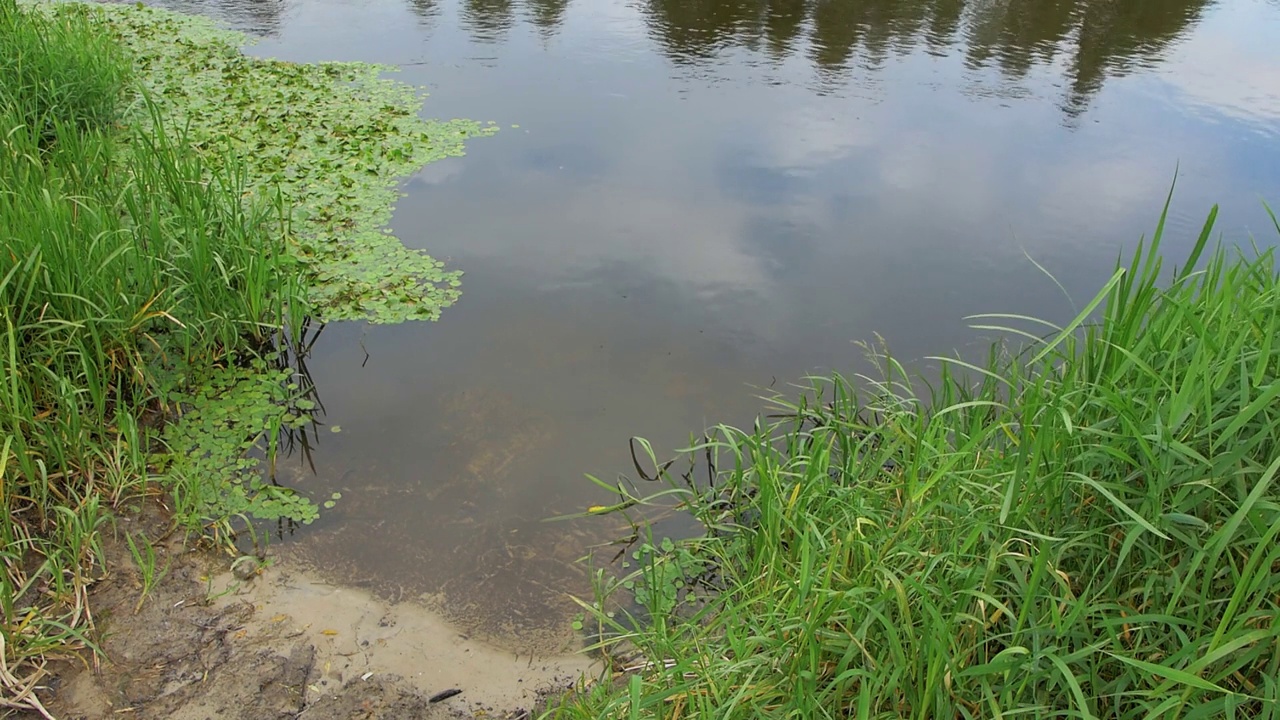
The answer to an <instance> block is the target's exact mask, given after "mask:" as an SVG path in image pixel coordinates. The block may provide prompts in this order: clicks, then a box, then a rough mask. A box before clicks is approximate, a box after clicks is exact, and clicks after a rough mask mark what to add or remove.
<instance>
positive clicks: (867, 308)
mask: <svg viewBox="0 0 1280 720" xmlns="http://www.w3.org/2000/svg"><path fill="white" fill-rule="evenodd" d="M167 4H168V5H169V6H170V7H177V8H180V9H185V10H189V11H196V12H203V13H206V14H210V15H213V16H215V17H219V18H222V19H223V20H225V21H227V22H228V23H229V24H231V25H233V26H235V27H238V28H240V29H243V30H246V31H248V32H250V33H252V34H253V35H255V36H257V37H258V43H257V45H256V46H255V47H253V48H252V49H251V50H250V52H252V53H255V54H261V55H269V56H276V57H281V58H285V59H289V60H297V61H317V60H361V61H372V62H379V63H388V64H393V65H399V66H402V68H403V69H402V71H401V72H400V73H399V74H398V76H399V79H401V80H403V81H406V82H411V83H414V84H416V85H424V86H427V87H428V88H429V92H430V94H431V97H430V98H429V99H428V100H427V106H426V110H425V112H426V114H428V115H431V116H435V117H466V118H472V119H476V120H481V121H490V120H492V121H496V122H497V123H499V124H500V125H501V126H502V128H503V129H502V130H501V132H499V133H498V134H497V135H496V136H494V137H491V138H484V139H478V140H475V141H473V142H472V143H471V144H470V146H469V148H468V155H467V156H466V157H465V158H458V159H451V160H447V161H443V162H440V163H437V164H434V165H431V166H429V167H428V168H426V170H424V171H423V172H422V173H421V174H419V175H418V176H416V177H414V178H412V179H410V180H409V181H408V182H407V184H406V186H405V192H406V197H405V198H404V199H403V200H402V201H401V202H400V204H399V206H398V209H397V212H396V216H395V220H394V229H395V231H396V232H397V234H398V235H399V236H400V237H401V238H402V239H403V240H404V241H405V242H406V243H408V244H410V245H413V246H415V247H421V248H425V249H427V250H428V251H429V252H430V253H431V254H432V255H433V256H435V257H437V258H440V259H443V260H446V261H447V262H448V263H449V265H450V266H451V267H453V268H457V269H461V270H463V271H464V272H465V273H466V275H465V278H464V284H463V295H462V298H461V300H460V302H459V303H458V304H457V305H456V306H455V307H453V308H450V309H448V310H446V311H445V313H444V315H443V319H442V320H441V321H440V322H439V323H436V324H431V325H425V324H411V325H402V326H396V327H366V326H361V325H356V324H346V325H333V326H330V327H328V328H326V329H325V330H324V333H323V335H322V338H321V340H320V342H319V343H318V346H317V350H316V353H315V355H314V356H313V357H312V359H311V362H310V369H311V372H312V374H313V379H314V380H315V382H316V383H317V385H318V388H319V393H320V397H321V399H322V400H323V402H324V404H325V408H326V411H327V415H326V421H327V422H330V423H337V424H340V425H341V426H342V428H343V430H342V432H341V433H338V434H333V435H330V434H327V433H324V434H322V436H321V437H320V443H319V445H318V447H317V448H316V450H315V453H314V457H313V459H314V462H315V472H314V473H312V471H311V469H310V468H309V467H308V468H306V469H305V472H304V471H303V470H302V466H301V465H298V471H297V475H298V477H297V482H298V483H299V486H300V487H301V488H302V489H304V490H306V491H309V492H315V493H317V496H320V497H324V496H327V495H328V493H329V492H331V491H334V490H337V491H341V492H343V499H342V501H341V502H340V503H339V505H338V507H337V508H336V509H334V510H333V511H330V512H328V513H327V514H326V516H325V518H324V519H322V520H321V521H320V522H319V523H317V525H316V526H315V527H314V528H311V529H307V530H305V531H302V532H299V533H295V535H294V536H293V539H292V542H295V543H299V544H300V545H301V546H302V547H304V548H307V549H309V550H310V551H311V553H312V554H313V555H314V557H315V558H316V560H317V562H318V563H319V564H320V565H321V566H322V567H323V568H327V569H328V570H329V571H330V572H331V573H332V574H333V575H334V576H335V577H338V578H340V579H343V580H346V581H348V582H353V583H357V584H363V585H369V586H372V587H375V588H378V589H379V590H380V591H382V592H385V593H387V594H389V595H391V596H393V599H394V598H395V597H421V598H425V599H426V600H427V601H429V602H430V603H431V604H433V605H434V606H436V607H438V608H440V609H442V610H443V611H445V613H446V614H447V615H448V616H450V617H451V618H453V619H454V620H455V622H456V623H457V624H458V626H459V628H460V629H462V630H464V631H467V632H474V633H478V634H481V635H486V636H489V637H492V638H496V639H498V640H500V641H502V642H504V643H506V644H509V645H512V646H514V647H518V648H524V647H530V648H534V647H536V648H543V649H546V648H548V647H549V646H550V645H551V644H554V643H558V642H559V643H562V642H564V640H565V638H566V637H568V636H569V635H570V633H569V630H568V624H569V621H570V619H571V616H572V615H573V613H574V612H575V610H574V606H573V605H572V603H570V602H569V600H568V598H567V594H568V593H575V594H579V595H585V594H587V593H589V591H590V585H589V583H588V581H587V578H588V576H587V573H586V570H585V567H584V566H582V565H581V564H575V563H573V560H575V559H576V558H578V557H580V556H582V555H584V554H586V552H587V550H588V546H589V545H590V544H591V543H593V542H598V541H600V540H603V539H608V538H609V537H611V536H613V535H615V534H617V533H619V532H621V530H622V528H620V527H619V526H618V525H617V523H616V522H613V521H606V522H602V521H599V520H595V521H594V522H593V523H582V522H577V523H572V522H570V523H548V522H544V520H545V519H546V518H548V517H550V516H554V515H560V514H566V513H572V512H576V511H580V510H582V509H584V508H585V507H586V506H588V505H590V504H592V503H596V502H608V501H609V497H608V496H607V495H605V494H603V493H601V492H599V491H598V490H596V488H595V487H594V486H593V485H591V484H590V483H589V482H588V481H587V480H585V479H584V474H585V473H592V474H594V475H596V476H598V477H600V478H602V479H604V480H606V481H613V480H614V479H616V478H617V477H618V475H619V473H628V472H630V471H631V459H630V454H629V452H628V449H627V448H628V438H630V437H631V436H633V435H638V436H643V437H646V438H649V439H650V440H652V442H653V443H654V445H655V447H657V448H659V449H660V451H661V452H664V453H665V452H667V451H669V450H671V449H673V448H676V447H679V446H680V445H681V444H682V443H685V442H687V440H688V438H689V437H690V433H695V432H698V431H700V430H701V429H702V428H704V427H706V426H707V425H710V424H713V423H716V422H722V421H723V422H732V423H744V422H749V421H750V419H751V418H752V417H753V416H754V414H755V413H756V411H757V410H758V409H759V407H760V401H759V400H758V399H757V396H758V395H759V394H760V393H761V392H762V391H763V390H764V389H767V388H769V387H770V386H773V387H774V388H775V389H776V388H779V387H783V386H785V384H786V383H789V382H795V381H797V380H798V379H800V378H801V377H803V376H804V375H805V374H806V373H812V372H829V371H832V370H846V371H848V370H852V369H856V368H857V367H859V359H860V357H861V353H862V350H860V348H859V347H858V346H857V345H856V341H868V340H874V339H875V338H876V337H877V335H878V336H880V337H882V338H883V339H884V341H885V342H887V344H888V346H889V348H890V349H891V350H892V351H893V353H894V354H895V355H896V356H898V357H899V358H900V359H902V360H903V361H905V362H906V363H907V364H908V365H909V366H911V367H913V368H916V369H919V370H921V371H922V372H927V371H928V367H929V365H930V363H929V361H927V360H925V359H924V358H926V357H927V356H929V355H936V354H947V353H950V352H953V351H958V352H961V353H964V352H971V351H974V350H975V349H976V348H980V347H981V343H982V342H983V337H982V335H981V334H980V333H978V332H976V331H974V330H971V329H969V328H968V327H967V326H966V322H965V320H964V318H965V316H967V315H971V314H974V313H981V312H1010V313H1018V314H1023V315H1033V316H1038V317H1043V318H1047V319H1050V320H1059V321H1061V320H1064V319H1067V318H1069V317H1070V316H1072V315H1074V314H1075V310H1074V308H1075V307H1078V306H1080V305H1083V304H1085V303H1086V302H1087V300H1088V299H1089V298H1090V297H1091V296H1092V294H1093V292H1094V291H1095V290H1096V289H1097V287H1098V286H1099V285H1100V284H1101V283H1102V282H1103V281H1104V280H1105V278H1106V277H1107V276H1108V275H1109V274H1110V272H1111V270H1112V269H1113V267H1114V263H1115V261H1116V259H1117V257H1118V256H1120V255H1122V254H1123V253H1125V252H1126V251H1128V250H1130V249H1132V248H1133V247H1134V246H1135V244H1136V242H1137V240H1138V239H1139V237H1140V236H1142V235H1143V234H1144V233H1149V232H1150V230H1151V229H1152V228H1153V227H1154V225H1155V222H1156V220H1157V217H1158V214H1159V211H1160V209H1161V206H1162V203H1163V201H1164V198H1165V195H1166V194H1167V192H1168V190H1169V188H1170V184H1171V183H1172V182H1173V180H1174V178H1175V173H1176V174H1177V179H1178V180H1177V191H1176V195H1175V200H1174V205H1173V209H1172V211H1171V216H1170V222H1169V234H1168V237H1167V238H1166V244H1165V247H1166V250H1167V252H1168V254H1169V256H1170V257H1171V258H1177V257H1178V256H1179V254H1180V253H1181V252H1183V251H1185V249H1186V248H1187V247H1188V245H1189V243H1190V242H1191V241H1192V239H1193V237H1194V235H1195V234H1196V232H1197V231H1198V230H1199V226H1200V223H1201V222H1202V219H1203V217H1204V215H1205V213H1206V212H1207V211H1208V209H1209V207H1210V206H1211V204H1213V203H1220V204H1221V205H1222V216H1221V222H1220V226H1219V227H1220V229H1221V230H1222V232H1223V233H1224V236H1225V237H1226V239H1228V240H1231V241H1241V242H1247V241H1248V239H1249V236H1250V234H1251V233H1252V234H1254V235H1255V236H1256V238H1257V239H1258V241H1259V242H1261V243H1272V242H1274V239H1275V238H1276V235H1275V234H1274V233H1275V229H1274V228H1273V227H1272V226H1271V224H1270V220H1269V219H1268V218H1267V216H1266V214H1265V212H1264V210H1263V206H1262V200H1263V199H1269V200H1272V201H1280V53H1277V52H1275V50H1274V43H1275V39H1276V38H1280V3H1278V2H1276V0H1231V1H1230V2H1208V1H1206V0H1164V1H1162V2H1125V1H1122V0H1016V1H1015V0H983V1H973V2H969V1H966V0H870V1H866V2H855V1H854V0H684V1H680V0H366V1H362V2H354V1H352V0H257V1H253V0H231V1H228V2H222V1H220V0H209V1H208V2H187V3H182V2H178V0H173V1H172V2H170V3H167ZM517 126H518V127H517ZM1031 259H1034V261H1035V263H1038V264H1039V265H1040V266H1043V267H1044V268H1045V269H1046V270H1047V271H1049V272H1050V273H1052V274H1053V276H1054V277H1055V278H1056V280H1057V283H1055V282H1054V281H1051V280H1050V279H1048V278H1047V277H1046V275H1045V274H1043V273H1042V272H1041V271H1040V270H1038V269H1037V268H1036V265H1035V264H1033V263H1032V260H1031ZM1059 284H1060V285H1061V288H1060V287H1059ZM1064 291H1065V292H1064ZM632 474H634V473H632Z"/></svg>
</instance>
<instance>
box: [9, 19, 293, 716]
mask: <svg viewBox="0 0 1280 720" xmlns="http://www.w3.org/2000/svg"><path fill="white" fill-rule="evenodd" d="M131 63H132V60H131V58H130V57H129V55H128V53H127V52H126V51H125V50H123V49H122V48H121V47H120V46H119V45H118V44H116V43H115V42H114V41H113V40H111V39H110V37H109V36H108V34H107V33H105V32H104V31H103V30H102V28H101V24H100V22H99V21H98V19H97V15H96V11H94V10H92V9H90V8H89V7H87V6H67V7H64V8H61V9H60V10H59V11H58V12H55V13H47V12H40V11H38V10H31V11H28V10H26V9H17V8H15V7H13V6H12V5H7V6H3V5H0V379H2V383H0V473H3V475H2V477H0V505H3V508H2V510H3V514H2V515H0V561H2V563H3V566H4V573H3V578H2V579H3V583H0V611H2V612H3V617H2V623H0V640H3V644H4V648H3V652H4V660H5V667H6V668H7V669H6V670H5V672H4V673H0V686H2V687H0V690H3V695H0V704H8V705H12V706H18V707H22V706H26V707H37V706H38V700H36V699H35V698H34V697H33V696H31V695H30V694H29V693H28V690H29V689H30V687H31V686H33V685H34V684H35V683H36V682H38V680H39V678H40V677H41V674H42V672H43V660H44V659H45V658H46V657H48V656H50V655H51V654H57V653H60V652H65V651H67V650H69V649H74V648H76V647H78V646H81V645H84V644H87V640H86V635H85V630H86V629H88V628H90V627H91V625H92V613H91V610H90V608H89V603H88V597H87V588H88V587H89V586H90V584H91V583H92V582H93V581H94V580H95V579H96V578H97V577H98V576H99V575H100V574H101V573H102V572H103V553H102V548H101V544H100V531H101V529H102V527H103V525H104V523H106V521H107V519H108V512H109V510H110V508H112V507H113V506H115V505H117V504H118V503H120V502H121V501H122V500H125V499H127V498H130V497H134V496H136V495H137V494H139V493H140V492H142V491H143V490H144V488H145V485H146V484H147V480H148V477H149V474H150V472H151V469H150V467H149V463H150V462H151V453H152V451H153V450H155V449H156V448H157V445H156V443H157V438H158V430H159V424H160V423H159V420H160V419H161V418H162V417H163V413H164V411H165V410H166V409H167V408H169V407H170V402H171V400H172V399H173V398H174V397H175V396H176V394H177V393H180V392H182V391H184V390H185V389H186V388H187V387H189V386H190V385H191V384H192V383H194V382H199V379H200V378H201V377H203V376H206V375H207V374H209V373H211V372H214V371H215V370H217V369H218V368H222V367H226V366H235V365H238V364H241V363H243V362H244V361H245V360H246V359H247V358H250V357H253V356H254V355H256V354H257V353H258V352H259V351H261V350H263V349H266V348H268V347H269V346H270V344H271V343H272V342H273V340H277V339H279V337H280V334H281V333H282V332H283V330H282V328H283V327H284V326H285V325H286V323H285V320H286V319H289V320H290V322H291V323H292V327H298V324H299V322H300V315H301V313H303V312H305V298H304V296H303V293H302V291H301V289H300V287H299V286H298V283H297V281H296V279H295V273H294V267H295V264H296V263H295V262H294V261H292V260H290V259H289V256H288V255H287V253H286V241H287V233H288V223H287V222H286V221H284V220H283V219H282V218H286V217H287V216H288V209H287V208H285V207H284V206H283V204H282V203H280V202H279V201H276V202H269V201H263V200H260V199H258V198H259V197H260V195H251V194H250V193H248V192H247V190H246V180H245V176H244V173H243V172H242V171H241V170H240V169H239V167H238V166H237V165H235V164H234V163H229V162H223V161H220V160H215V159H211V158H210V157H206V156H203V155H201V154H198V153H197V152H196V151H194V150H193V149H191V147H190V143H189V142H188V140H187V138H186V136H185V135H184V133H183V132H181V131H177V130H173V129H172V128H170V127H168V126H166V125H165V124H164V123H162V122H160V120H159V117H160V114H159V113H158V111H157V110H156V108H154V107H150V106H149V105H148V104H147V102H146V100H145V98H143V97H141V96H140V94H139V93H137V92H136V91H135V90H134V86H133V85H132V83H131V78H132V64H131ZM152 576H153V577H154V573H153V574H152Z"/></svg>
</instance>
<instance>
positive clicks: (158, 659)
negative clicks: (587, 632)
mask: <svg viewBox="0 0 1280 720" xmlns="http://www.w3.org/2000/svg"><path fill="white" fill-rule="evenodd" d="M128 525H129V521H127V520H122V522H121V526H122V529H126V528H127V526H128ZM115 544H118V543H111V545H115ZM121 550H122V548H115V549H114V550H110V549H109V553H110V554H117V553H118V552H120V551H121ZM116 560H117V562H116V563H114V564H113V565H112V567H114V568H116V570H115V571H114V572H113V574H112V575H111V576H110V577H108V578H107V579H105V580H103V581H101V582H100V583H99V584H98V585H97V586H96V587H95V590H94V598H95V600H96V603H95V605H94V607H95V609H96V612H97V613H98V633H99V641H100V646H101V648H102V650H103V651H104V652H105V654H106V658H105V659H103V660H102V661H101V662H100V664H99V666H98V667H97V668H96V669H95V668H93V667H91V666H89V665H90V663H87V662H86V663H81V662H70V661H68V662H64V663H62V664H60V665H59V666H58V667H56V668H55V674H54V675H53V676H52V677H51V678H49V680H48V681H47V682H46V683H45V684H46V685H47V686H48V689H47V690H46V691H45V693H44V698H46V702H45V704H46V706H47V707H48V709H49V711H50V713H51V714H52V715H54V716H55V717H58V718H62V719H64V720H65V719H69V718H86V719H88V718H108V717H134V718H156V719H159V718H175V719H178V720H183V719H186V720H204V719H205V718H245V719H246V720H247V719H249V718H253V719H255V720H256V719H260V718H273V717H278V718H284V717H288V718H303V719H307V720H318V719H324V718H335V719H336V718H388V719H390V718H474V717H481V718H520V717H530V716H532V713H533V711H534V709H535V707H536V705H537V704H538V702H539V700H540V698H542V697H544V696H546V695H548V694H553V693H555V692H556V691H558V690H562V689H565V688H567V687H570V686H572V685H573V683H574V682H575V681H576V680H577V679H578V678H580V677H581V676H583V675H584V674H591V673H592V672H594V668H593V666H592V662H591V661H590V660H589V659H588V658H587V657H586V656H585V655H581V654H561V655H556V656H535V655H519V654H516V653H512V652H508V651H505V650H503V649H501V648H498V647H495V646H493V645H489V644H487V643H484V642H482V641H480V640H477V639H474V638H470V637H468V636H466V635H463V634H461V633H459V632H458V631H456V630H455V629H454V628H453V627H452V626H450V625H449V624H447V623H446V622H445V621H444V620H443V619H441V617H440V616H439V615H438V614H436V613H434V612H432V611H430V610H428V609H426V608H425V607H423V606H421V605H419V604H417V603H415V602H412V601H406V602H400V603H396V604H391V603H388V602H385V601H383V600H380V599H378V598H377V597H375V596H373V595H372V594H370V593H369V592H367V591H365V590H363V589H358V588H351V587H344V586H342V585H340V584H335V583H332V582H329V581H327V580H325V579H324V578H322V577H321V576H320V575H319V574H317V573H316V572H314V570H313V569H312V568H310V567H309V566H308V565H307V564H306V563H305V562H304V561H302V560H301V559H300V558H299V557H298V556H297V555H295V554H294V553H293V552H291V551H290V550H289V549H288V548H283V549H273V551H272V555H271V557H270V558H269V560H268V562H267V563H266V564H265V566H264V567H262V568H261V570H260V571H259V572H258V573H256V574H254V575H253V576H252V577H251V578H249V579H240V578H237V577H235V576H233V575H232V574H231V572H230V571H229V566H230V562H229V558H226V557H223V556H210V555H208V554H206V553H198V552H190V551H188V550H187V549H185V548H184V547H183V544H182V542H181V541H177V540H175V541H171V542H169V543H167V544H164V545H163V546H162V547H161V561H160V562H161V564H162V565H163V563H165V562H168V563H170V569H169V572H168V574H167V575H166V576H165V578H164V580H163V581H162V582H161V583H160V584H159V586H158V587H156V588H155V589H154V590H152V591H151V593H150V594H149V595H148V596H147V598H146V600H145V601H144V602H143V604H142V606H141V608H140V610H138V611H137V612H136V613H135V612H134V608H135V606H136V605H137V601H138V597H139V591H140V582H139V580H140V578H139V577H138V575H137V573H136V571H135V570H134V569H133V566H132V565H131V564H130V561H129V559H128V556H127V555H125V556H124V557H117V558H116ZM242 574H243V573H242ZM453 690H460V691H461V692H458V693H451V692H450V691H453ZM446 695H447V696H448V697H442V696H446ZM433 699H435V701H434V702H433ZM28 716H29V717H35V715H34V714H30V715H28Z"/></svg>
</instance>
